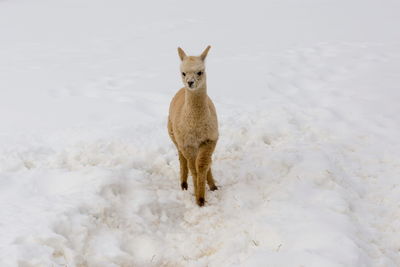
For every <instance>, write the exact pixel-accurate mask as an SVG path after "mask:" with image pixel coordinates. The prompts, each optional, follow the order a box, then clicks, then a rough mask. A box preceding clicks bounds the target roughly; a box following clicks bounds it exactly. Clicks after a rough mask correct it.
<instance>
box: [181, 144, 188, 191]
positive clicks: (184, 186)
mask: <svg viewBox="0 0 400 267" xmlns="http://www.w3.org/2000/svg"><path fill="white" fill-rule="evenodd" d="M179 164H180V168H181V188H182V190H187V189H188V184H187V178H188V166H187V165H188V164H187V159H186V158H185V157H184V156H183V154H182V153H181V152H180V151H179Z"/></svg>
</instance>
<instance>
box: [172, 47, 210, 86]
mask: <svg viewBox="0 0 400 267" xmlns="http://www.w3.org/2000/svg"><path fill="white" fill-rule="evenodd" d="M210 48H211V46H207V48H206V49H205V50H204V51H203V53H201V55H200V56H187V55H186V54H185V52H184V51H183V50H182V48H180V47H178V54H179V57H180V59H181V60H182V62H181V77H182V81H183V85H184V86H185V87H186V88H187V89H188V90H191V91H195V90H197V89H200V88H204V87H205V85H206V72H205V59H206V57H207V54H208V50H210Z"/></svg>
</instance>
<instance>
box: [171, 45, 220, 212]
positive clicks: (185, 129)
mask: <svg viewBox="0 0 400 267" xmlns="http://www.w3.org/2000/svg"><path fill="white" fill-rule="evenodd" d="M210 48H211V47H210V46H208V47H207V48H206V49H205V50H204V51H203V53H202V54H201V55H200V56H187V55H186V54H185V52H184V51H183V50H182V49H181V48H180V47H178V54H179V57H180V59H181V66H180V70H181V77H182V81H183V85H184V86H185V87H183V88H181V89H180V90H179V91H178V92H177V93H176V95H175V96H174V98H173V99H172V101H171V104H170V108H169V116H168V133H169V136H170V137H171V139H172V142H174V144H175V146H176V148H177V149H178V154H179V163H180V178H181V179H180V182H181V188H182V190H187V188H188V184H187V177H188V169H189V170H190V173H191V174H192V177H193V186H194V192H195V196H196V202H197V204H198V205H199V206H204V202H205V181H206V180H207V183H208V186H209V188H210V190H212V191H214V190H217V189H218V188H217V186H216V185H215V182H214V178H213V175H212V172H211V156H212V153H213V152H214V149H215V146H216V144H217V141H218V120H217V113H216V111H215V107H214V104H213V102H212V101H211V99H210V98H209V97H208V95H207V85H206V73H205V59H206V57H207V54H208V51H209V50H210Z"/></svg>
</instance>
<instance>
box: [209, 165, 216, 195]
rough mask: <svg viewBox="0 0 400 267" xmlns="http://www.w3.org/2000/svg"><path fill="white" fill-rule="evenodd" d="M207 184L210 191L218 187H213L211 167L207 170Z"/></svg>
mask: <svg viewBox="0 0 400 267" xmlns="http://www.w3.org/2000/svg"><path fill="white" fill-rule="evenodd" d="M207 184H208V187H209V188H210V190H211V191H215V190H217V189H218V187H217V186H216V185H215V181H214V177H213V175H212V172H211V167H210V168H209V169H208V172H207Z"/></svg>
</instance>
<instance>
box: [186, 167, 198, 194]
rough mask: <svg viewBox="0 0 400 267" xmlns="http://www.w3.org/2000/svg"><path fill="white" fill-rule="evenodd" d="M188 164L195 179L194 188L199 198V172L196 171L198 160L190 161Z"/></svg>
mask: <svg viewBox="0 0 400 267" xmlns="http://www.w3.org/2000/svg"><path fill="white" fill-rule="evenodd" d="M187 163H188V165H189V169H190V173H191V174H192V178H193V187H194V194H195V195H196V196H197V171H196V160H195V159H188V160H187Z"/></svg>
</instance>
